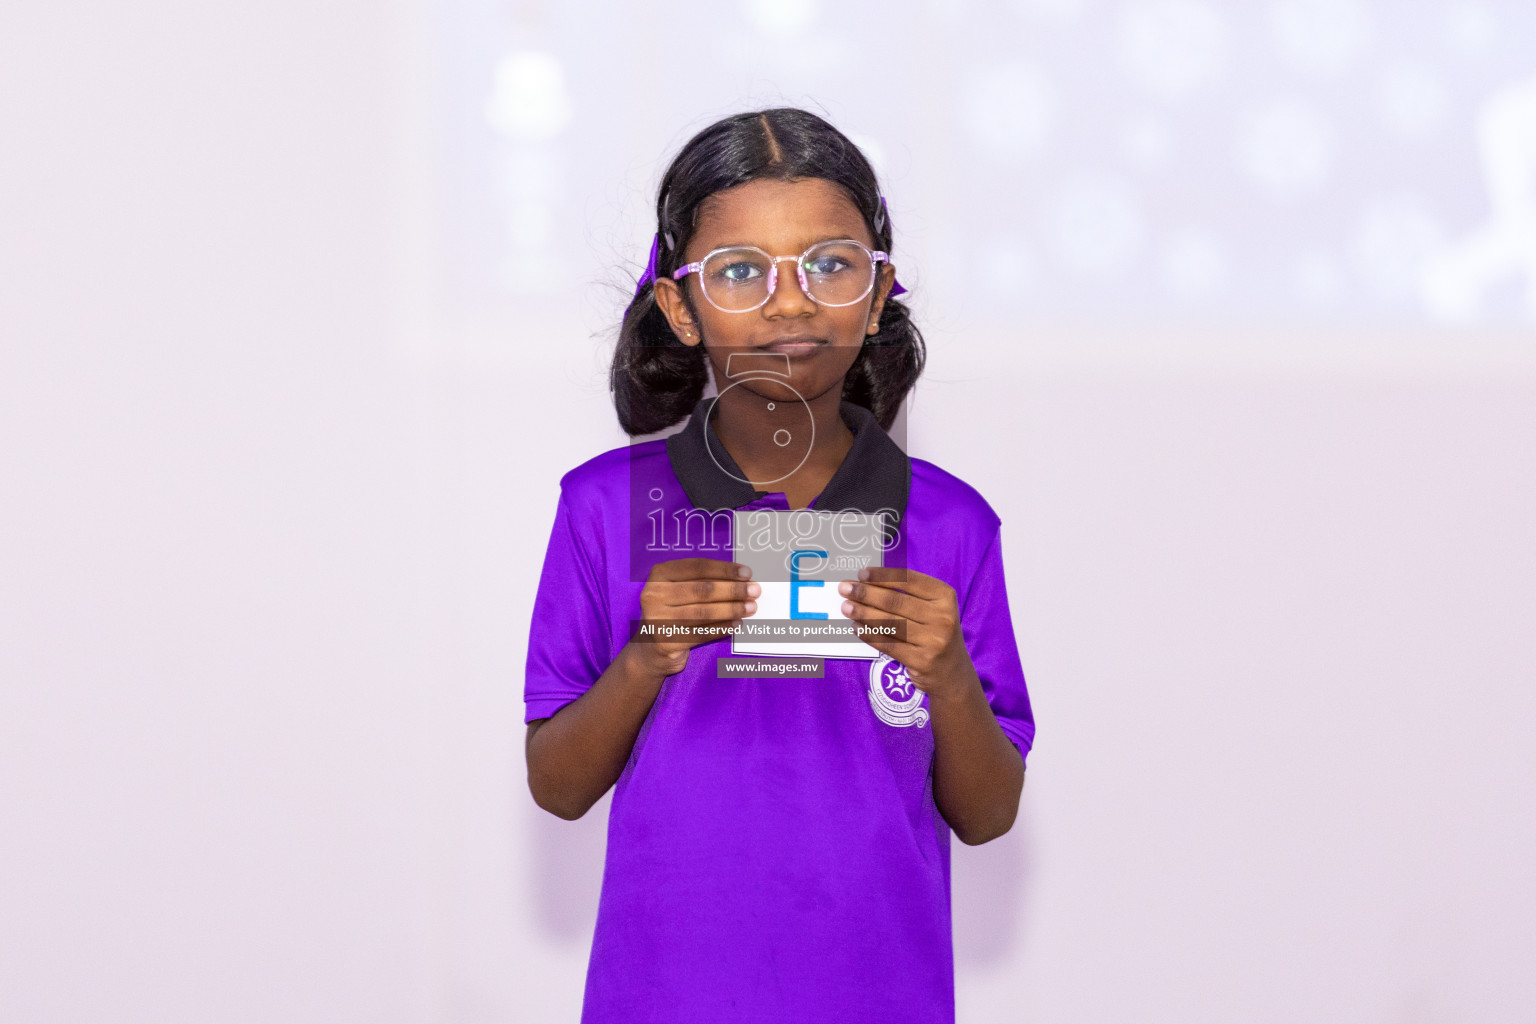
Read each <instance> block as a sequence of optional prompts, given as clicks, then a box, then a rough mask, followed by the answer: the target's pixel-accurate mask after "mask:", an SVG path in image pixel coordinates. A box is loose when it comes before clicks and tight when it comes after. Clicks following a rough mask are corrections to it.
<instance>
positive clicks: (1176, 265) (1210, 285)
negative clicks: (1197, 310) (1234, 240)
mask: <svg viewBox="0 0 1536 1024" xmlns="http://www.w3.org/2000/svg"><path fill="white" fill-rule="evenodd" d="M1227 263H1228V259H1227V255H1226V248H1225V246H1224V245H1223V244H1222V242H1221V240H1220V239H1219V238H1217V237H1216V235H1215V233H1214V232H1212V231H1211V230H1210V229H1208V228H1203V227H1185V228H1180V229H1178V230H1176V231H1174V232H1173V233H1172V234H1170V235H1169V237H1168V239H1167V241H1166V242H1164V243H1163V247H1162V252H1161V254H1160V256H1159V258H1158V273H1159V276H1160V277H1161V278H1162V281H1163V284H1164V286H1165V287H1167V289H1168V290H1169V291H1171V292H1173V293H1174V294H1176V295H1182V296H1188V297H1199V298H1203V297H1205V296H1207V295H1210V294H1212V293H1214V292H1216V291H1217V290H1219V289H1220V287H1221V285H1222V284H1223V283H1224V282H1225V280H1226V277H1227Z"/></svg>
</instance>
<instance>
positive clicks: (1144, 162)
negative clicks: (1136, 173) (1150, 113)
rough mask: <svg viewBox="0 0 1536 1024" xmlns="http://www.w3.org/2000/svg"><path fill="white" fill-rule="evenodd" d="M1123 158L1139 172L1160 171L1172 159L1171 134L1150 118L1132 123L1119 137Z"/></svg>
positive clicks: (1165, 127)
mask: <svg viewBox="0 0 1536 1024" xmlns="http://www.w3.org/2000/svg"><path fill="white" fill-rule="evenodd" d="M1120 146H1121V149H1122V150H1123V152H1124V153H1125V158H1126V159H1127V160H1129V161H1130V162H1131V165H1132V166H1134V167H1135V168H1137V169H1138V170H1141V171H1160V170H1162V169H1163V168H1164V167H1167V166H1168V164H1169V163H1170V162H1171V161H1172V159H1173V133H1172V132H1170V131H1169V130H1168V126H1167V125H1166V124H1164V123H1163V122H1161V121H1157V120H1154V119H1152V118H1150V117H1144V118H1141V119H1140V120H1136V121H1132V122H1131V123H1130V124H1128V125H1127V126H1126V127H1125V131H1124V133H1123V134H1122V135H1121V139H1120Z"/></svg>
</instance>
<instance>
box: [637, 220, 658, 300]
mask: <svg viewBox="0 0 1536 1024" xmlns="http://www.w3.org/2000/svg"><path fill="white" fill-rule="evenodd" d="M660 248H661V235H660V234H657V235H654V236H653V237H652V238H651V258H650V259H649V260H648V261H646V264H645V273H643V274H641V275H640V281H639V283H638V284H636V285H635V298H637V299H638V298H639V297H640V293H641V292H643V291H645V286H646V285H648V284H650V283H651V282H653V281H655V280H656V254H657V251H658V250H659V249H660Z"/></svg>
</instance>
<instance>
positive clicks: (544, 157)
mask: <svg viewBox="0 0 1536 1024" xmlns="http://www.w3.org/2000/svg"><path fill="white" fill-rule="evenodd" d="M502 184H503V185H504V186H505V187H506V192H507V194H508V196H510V197H512V198H513V199H516V198H520V197H523V196H529V195H540V196H554V195H559V194H560V193H562V192H563V191H564V188H563V185H562V182H561V178H560V173H559V165H558V161H557V160H556V159H555V155H554V154H553V153H551V152H549V150H548V149H547V148H546V147H542V146H540V147H530V146H519V147H517V148H515V149H513V150H512V151H511V152H510V153H508V154H507V155H506V163H505V164H504V172H503V178H502Z"/></svg>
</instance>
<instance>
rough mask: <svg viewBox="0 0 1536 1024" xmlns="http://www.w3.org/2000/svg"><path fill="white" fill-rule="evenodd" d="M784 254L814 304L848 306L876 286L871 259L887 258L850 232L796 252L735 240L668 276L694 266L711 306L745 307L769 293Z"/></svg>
mask: <svg viewBox="0 0 1536 1024" xmlns="http://www.w3.org/2000/svg"><path fill="white" fill-rule="evenodd" d="M784 260H793V261H794V264H795V273H796V275H798V276H799V278H800V290H801V291H803V292H805V294H807V295H809V296H810V297H811V301H813V302H815V303H816V304H817V305H818V306H851V305H853V304H854V303H855V302H858V301H859V300H860V299H862V298H864V296H866V295H868V294H869V292H870V289H872V288H873V287H874V286H875V265H876V264H878V263H889V262H890V257H889V256H887V255H886V254H885V253H883V252H870V251H869V250H868V249H866V248H864V246H862V245H860V244H859V243H858V242H855V241H854V240H853V239H851V238H844V239H840V240H838V241H834V242H817V243H816V244H815V245H813V246H811V247H810V248H809V249H807V250H805V252H803V253H801V254H800V255H799V256H770V255H768V254H767V253H766V252H764V251H763V250H761V249H759V248H757V247H756V246H752V245H734V246H729V247H727V248H724V249H716V250H715V251H713V252H711V253H710V254H709V255H707V256H705V257H704V258H703V259H702V260H699V262H697V263H689V264H688V265H687V266H682V267H678V268H677V270H675V271H673V273H672V280H674V281H681V280H682V279H683V278H685V277H687V276H688V275H689V274H692V273H694V272H695V271H697V272H698V275H699V285H700V287H702V288H703V289H704V297H705V298H706V299H708V300H709V304H710V305H711V306H714V307H715V308H716V309H718V310H720V311H721V312H723V313H750V312H752V310H754V309H757V308H758V307H760V306H762V305H763V304H764V303H765V302H767V301H768V296H770V295H772V294H773V290H774V288H776V287H777V286H778V281H779V264H780V263H782V262H783V261H784Z"/></svg>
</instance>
